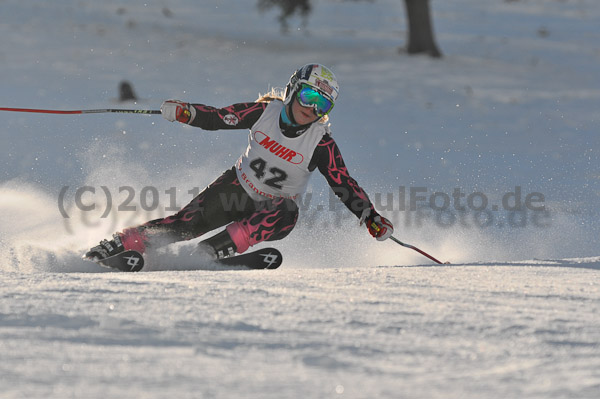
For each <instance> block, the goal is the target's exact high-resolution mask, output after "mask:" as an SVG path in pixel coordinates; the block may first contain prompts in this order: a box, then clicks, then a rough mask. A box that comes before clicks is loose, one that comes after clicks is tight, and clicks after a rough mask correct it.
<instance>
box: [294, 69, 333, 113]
mask: <svg viewBox="0 0 600 399" xmlns="http://www.w3.org/2000/svg"><path fill="white" fill-rule="evenodd" d="M303 85H308V86H310V87H311V88H313V89H314V90H316V91H317V92H319V93H320V94H321V95H323V96H324V97H325V98H327V99H328V100H329V101H331V108H333V105H334V104H335V100H336V99H337V97H338V94H339V91H340V87H339V85H338V82H337V79H336V77H335V75H334V74H333V72H331V70H330V69H329V68H327V67H326V66H324V65H320V64H307V65H304V66H303V67H302V68H300V69H298V70H296V72H294V74H293V75H292V76H291V77H290V81H289V82H288V84H287V86H286V88H285V101H284V104H289V103H290V102H291V101H292V99H293V98H294V96H295V95H296V94H297V93H298V90H299V89H300V88H301V87H302V86H303ZM330 110H331V109H329V111H330Z"/></svg>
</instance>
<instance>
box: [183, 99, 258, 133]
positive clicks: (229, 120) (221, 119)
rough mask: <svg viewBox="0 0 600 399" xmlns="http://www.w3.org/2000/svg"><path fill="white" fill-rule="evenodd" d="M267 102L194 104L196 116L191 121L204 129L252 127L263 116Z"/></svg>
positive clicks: (193, 124)
mask: <svg viewBox="0 0 600 399" xmlns="http://www.w3.org/2000/svg"><path fill="white" fill-rule="evenodd" d="M267 105H268V104H267V103H255V102H252V103H238V104H233V105H230V106H229V107H225V108H215V107H211V106H208V105H204V104H192V106H193V107H194V108H195V109H196V117H195V118H194V120H193V121H192V123H190V125H192V126H196V127H199V128H201V129H204V130H221V129H228V130H232V129H250V128H251V127H252V126H253V125H254V124H255V123H256V121H258V119H259V118H260V117H261V115H262V114H263V112H264V111H265V108H267Z"/></svg>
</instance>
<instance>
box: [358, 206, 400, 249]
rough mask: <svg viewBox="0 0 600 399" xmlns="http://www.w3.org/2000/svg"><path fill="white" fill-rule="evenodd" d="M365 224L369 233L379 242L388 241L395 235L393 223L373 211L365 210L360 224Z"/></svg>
mask: <svg viewBox="0 0 600 399" xmlns="http://www.w3.org/2000/svg"><path fill="white" fill-rule="evenodd" d="M363 223H365V224H366V225H367V229H368V230H369V233H370V234H371V235H372V236H373V237H375V238H376V239H377V241H384V240H387V239H388V238H390V237H391V236H392V234H394V226H393V225H392V222H390V221H389V220H388V219H386V218H384V217H383V216H381V215H379V214H378V213H377V212H375V211H371V209H365V211H364V212H363V214H362V217H361V218H360V224H361V225H362V224H363Z"/></svg>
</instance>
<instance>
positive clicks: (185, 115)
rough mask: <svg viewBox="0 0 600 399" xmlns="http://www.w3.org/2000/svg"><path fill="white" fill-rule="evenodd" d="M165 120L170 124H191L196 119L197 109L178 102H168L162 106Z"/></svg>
mask: <svg viewBox="0 0 600 399" xmlns="http://www.w3.org/2000/svg"><path fill="white" fill-rule="evenodd" d="M160 112H161V113H162V116H163V118H165V119H166V120H168V121H169V122H175V121H178V122H181V123H187V124H190V123H191V122H192V121H193V120H194V118H195V117H196V108H194V107H192V106H191V104H188V103H184V102H182V101H178V100H167V101H165V102H164V103H162V105H161V106H160Z"/></svg>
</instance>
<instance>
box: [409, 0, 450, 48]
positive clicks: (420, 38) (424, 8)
mask: <svg viewBox="0 0 600 399" xmlns="http://www.w3.org/2000/svg"><path fill="white" fill-rule="evenodd" d="M404 5H405V6H406V15H407V17H408V45H407V47H406V51H407V52H408V54H421V53H425V54H428V55H430V56H432V57H436V58H438V57H441V56H442V53H441V52H440V50H439V48H438V46H437V44H436V43H435V39H434V37H433V27H432V23H431V15H430V12H429V0H404Z"/></svg>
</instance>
